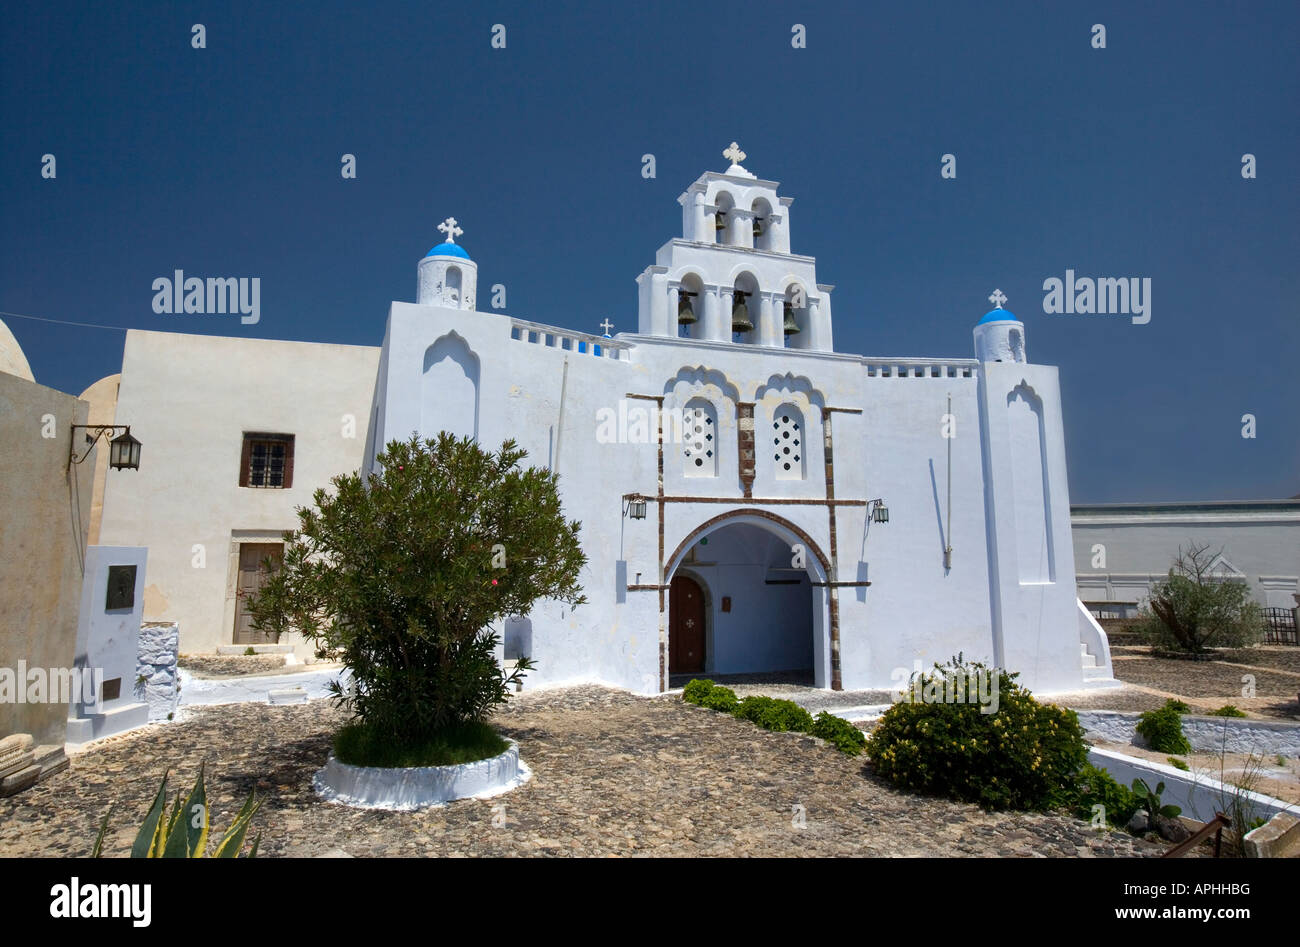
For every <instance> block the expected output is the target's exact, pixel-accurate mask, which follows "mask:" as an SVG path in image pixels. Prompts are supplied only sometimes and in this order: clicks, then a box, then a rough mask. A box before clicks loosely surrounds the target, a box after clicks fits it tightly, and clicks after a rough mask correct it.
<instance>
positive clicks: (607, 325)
mask: <svg viewBox="0 0 1300 947" xmlns="http://www.w3.org/2000/svg"><path fill="white" fill-rule="evenodd" d="M600 327H601V328H602V329H604V330H605V337H606V338H608V337H609V330H610V329H612V328H614V323H612V322H610V321H609V316H606V317H605V321H604V322H602V323H601V324H600Z"/></svg>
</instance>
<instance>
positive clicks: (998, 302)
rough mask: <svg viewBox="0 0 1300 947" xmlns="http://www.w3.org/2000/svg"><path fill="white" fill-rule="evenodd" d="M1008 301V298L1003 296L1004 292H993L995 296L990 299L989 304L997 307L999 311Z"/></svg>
mask: <svg viewBox="0 0 1300 947" xmlns="http://www.w3.org/2000/svg"><path fill="white" fill-rule="evenodd" d="M1006 301H1007V297H1006V296H1005V295H1003V293H1002V290H1000V289H995V290H993V295H992V296H990V297H989V302H991V303H992V304H993V305H995V306H997V307H998V308H999V309H1001V308H1002V304H1003V303H1004V302H1006Z"/></svg>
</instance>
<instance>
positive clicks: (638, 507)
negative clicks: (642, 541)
mask: <svg viewBox="0 0 1300 947" xmlns="http://www.w3.org/2000/svg"><path fill="white" fill-rule="evenodd" d="M624 499H626V500H627V515H628V516H630V517H632V519H634V520H643V519H645V497H643V496H641V495H640V494H637V493H629V494H628V495H627V496H626V497H625V498H624Z"/></svg>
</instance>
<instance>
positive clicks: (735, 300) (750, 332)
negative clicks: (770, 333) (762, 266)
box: [726, 273, 759, 343]
mask: <svg viewBox="0 0 1300 947" xmlns="http://www.w3.org/2000/svg"><path fill="white" fill-rule="evenodd" d="M726 318H727V319H728V321H729V322H730V323H731V341H733V342H749V343H756V342H758V334H759V328H758V321H759V297H758V280H756V279H755V278H754V274H752V273H740V274H739V275H737V276H736V283H735V286H734V287H733V288H732V293H731V312H729V313H727V316H726ZM745 326H748V328H745Z"/></svg>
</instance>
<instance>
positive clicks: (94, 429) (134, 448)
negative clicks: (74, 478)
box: [68, 424, 140, 470]
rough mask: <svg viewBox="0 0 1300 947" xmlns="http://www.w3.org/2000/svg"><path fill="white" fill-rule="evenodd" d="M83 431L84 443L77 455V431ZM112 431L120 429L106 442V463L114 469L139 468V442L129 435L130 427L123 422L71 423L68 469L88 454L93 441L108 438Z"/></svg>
mask: <svg viewBox="0 0 1300 947" xmlns="http://www.w3.org/2000/svg"><path fill="white" fill-rule="evenodd" d="M78 430H81V431H85V432H86V433H85V435H84V436H85V438H86V444H85V449H84V450H83V451H82V453H81V456H80V457H78V456H77V437H76V434H77V431H78ZM114 431H121V432H122V433H121V434H119V435H118V436H117V437H115V438H113V439H112V440H110V441H109V442H108V463H109V466H110V467H112V468H113V469H114V470H139V469H140V442H139V441H137V440H136V439H135V438H134V437H132V436H131V428H130V427H129V426H127V425H125V424H74V425H72V438H71V443H70V444H69V445H68V469H69V470H71V469H72V465H73V464H79V463H81V462H83V461H84V460H85V459H86V458H87V457H89V456H90V452H91V450H92V449H93V448H94V446H95V442H96V441H98V440H99V439H100V438H101V437H103V438H105V439H106V440H107V439H108V436H109V435H110V434H112V433H113V432H114Z"/></svg>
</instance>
